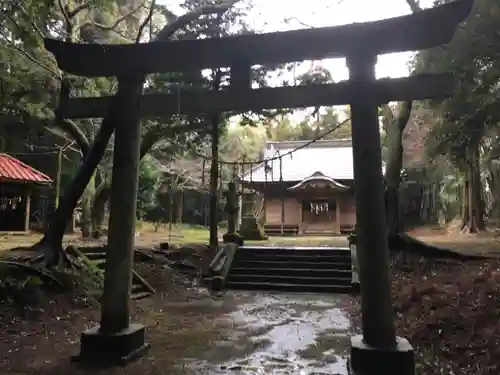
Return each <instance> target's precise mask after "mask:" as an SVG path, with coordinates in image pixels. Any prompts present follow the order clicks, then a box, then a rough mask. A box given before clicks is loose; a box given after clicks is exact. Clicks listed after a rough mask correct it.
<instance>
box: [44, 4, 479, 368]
mask: <svg viewBox="0 0 500 375" xmlns="http://www.w3.org/2000/svg"><path fill="white" fill-rule="evenodd" d="M472 4H473V0H456V1H453V2H450V3H447V4H445V5H441V6H437V7H435V8H432V9H428V10H424V11H422V12H419V13H416V14H414V15H409V16H403V17H398V18H393V19H389V20H383V21H377V22H370V23H364V24H363V23H359V24H351V25H344V26H336V27H326V28H318V29H306V30H294V31H288V32H278V33H268V34H260V35H239V36H233V37H225V38H212V39H203V40H187V41H174V42H165V43H160V42H155V43H147V44H135V45H134V44H129V45H125V44H121V45H98V44H72V43H65V42H61V41H56V40H50V39H47V40H45V45H46V48H47V49H48V50H49V51H50V52H52V53H53V54H54V56H55V59H56V60H57V63H58V65H59V67H60V68H61V69H62V70H64V71H66V72H67V73H70V74H75V75H80V76H88V77H102V76H113V77H117V78H118V81H119V86H118V92H117V94H116V95H115V96H114V97H100V98H70V97H69V96H68V97H66V98H62V100H61V108H60V111H59V115H60V116H62V117H68V118H89V117H104V118H105V120H104V122H108V123H109V122H110V121H111V123H112V124H113V126H114V130H115V149H114V160H113V176H112V189H111V202H110V208H111V209H110V216H111V219H110V225H109V234H108V254H107V263H106V273H105V283H104V295H103V299H102V315H101V324H100V326H98V327H95V328H94V329H91V330H89V331H87V332H85V333H84V334H83V335H82V347H81V350H82V352H81V356H82V358H85V359H89V357H98V356H99V355H102V353H103V352H107V351H108V350H109V348H112V349H113V351H112V353H110V352H108V353H107V355H108V357H109V356H111V355H112V356H114V357H116V359H117V360H119V359H123V358H130V357H132V356H134V355H137V353H140V352H141V351H144V350H145V349H146V348H147V344H146V343H145V341H144V340H145V327H143V326H141V325H138V324H131V323H130V305H129V299H130V290H131V279H132V264H133V244H134V233H135V215H136V212H135V208H136V207H135V202H136V196H137V180H138V165H139V154H140V153H139V148H140V147H139V146H140V136H141V131H140V124H139V119H140V117H141V116H169V117H170V116H174V115H188V116H193V115H197V116H198V115H204V116H206V118H207V121H209V122H210V125H211V126H212V127H213V129H212V130H213V133H212V134H213V141H214V142H218V138H219V132H218V129H219V122H220V119H221V117H220V114H221V113H222V112H226V113H232V114H235V113H242V112H246V111H252V110H261V109H275V108H303V107H318V106H324V105H328V106H333V105H346V104H348V105H350V106H351V114H352V119H351V122H352V143H353V160H354V179H355V184H354V194H355V198H356V226H357V231H358V242H357V258H358V260H359V278H360V283H361V312H362V332H363V334H362V335H361V336H354V337H353V338H352V340H351V359H350V366H351V373H353V374H363V375H369V374H388V375H389V374H400V375H403V374H404V375H406V374H408V375H410V374H411V375H413V374H414V373H415V366H414V360H413V349H412V347H411V345H410V344H409V342H408V341H407V340H405V339H403V338H400V337H397V336H396V332H395V325H394V309H393V306H392V299H391V289H390V278H389V264H388V263H389V261H388V257H389V250H388V239H387V232H386V223H385V221H386V220H385V207H384V184H383V176H382V172H381V161H382V156H381V148H380V129H379V118H378V106H379V105H380V104H382V103H387V102H390V101H408V100H422V99H429V98H442V97H444V96H448V95H450V94H451V93H452V92H453V90H454V79H453V76H450V75H447V74H439V75H416V76H411V77H407V78H400V79H383V80H376V78H375V64H376V62H377V57H378V55H381V54H386V53H392V52H403V51H415V50H420V49H425V48H431V47H436V46H440V45H442V44H445V43H448V42H449V41H450V40H451V38H452V37H453V35H454V33H455V30H456V28H457V26H458V24H459V23H460V22H461V21H463V20H464V19H465V18H466V17H467V16H468V14H469V13H470V11H471V8H472ZM337 57H345V58H346V60H347V66H348V68H349V72H350V79H349V80H348V81H345V82H340V83H334V84H309V85H302V86H289V87H265V88H260V89H253V88H252V66H255V65H265V64H279V63H286V62H293V61H303V60H318V59H324V58H337ZM227 67H230V72H231V84H230V86H228V87H217V89H216V90H212V91H210V90H199V89H198V90H195V89H192V88H191V89H190V88H186V89H179V90H178V91H177V92H175V93H167V94H150V95H144V96H141V91H142V88H143V86H144V81H145V76H146V75H147V74H151V73H161V72H193V71H202V70H204V69H220V68H227ZM215 144H217V143H215ZM214 150H215V151H217V147H216V146H215V147H214ZM213 158H214V160H213V161H214V163H217V157H216V156H215V154H214V156H213ZM212 170H213V172H214V173H213V174H212V176H217V172H216V171H217V164H214V166H213V168H212ZM214 183H216V182H214ZM216 203H217V197H216V196H215V195H214V194H212V196H211V201H210V206H211V207H215V206H216ZM212 218H213V217H212ZM214 225H216V224H215V223H214V222H213V223H212V229H213V228H214ZM215 232H216V229H215ZM211 245H216V243H215V244H213V243H212V244H211ZM229 258H230V257H229ZM108 360H109V358H108Z"/></svg>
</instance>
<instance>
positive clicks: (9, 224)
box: [0, 153, 52, 232]
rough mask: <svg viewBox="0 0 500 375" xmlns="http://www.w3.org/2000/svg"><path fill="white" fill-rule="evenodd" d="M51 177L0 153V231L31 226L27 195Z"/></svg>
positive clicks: (26, 229)
mask: <svg viewBox="0 0 500 375" xmlns="http://www.w3.org/2000/svg"><path fill="white" fill-rule="evenodd" d="M51 183H52V179H51V178H50V177H49V176H47V175H46V174H44V173H42V172H40V171H38V170H36V169H35V168H33V167H31V166H29V165H28V164H26V163H23V162H22V161H20V160H18V159H16V158H14V157H13V156H11V155H8V154H4V153H0V231H2V232H27V231H29V230H30V227H31V225H30V224H31V198H32V196H34V194H35V190H36V188H37V187H38V188H39V187H41V186H50V184H51Z"/></svg>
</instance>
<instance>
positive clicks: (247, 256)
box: [235, 252, 351, 263]
mask: <svg viewBox="0 0 500 375" xmlns="http://www.w3.org/2000/svg"><path fill="white" fill-rule="evenodd" d="M235 258H236V259H243V260H268V261H280V260H284V259H286V260H288V261H290V262H294V261H295V262H331V263H337V262H338V263H343V262H351V258H350V256H349V257H347V256H345V255H337V254H331V255H322V254H308V255H302V254H279V253H269V254H264V253H250V252H246V253H238V252H237V253H236V257H235Z"/></svg>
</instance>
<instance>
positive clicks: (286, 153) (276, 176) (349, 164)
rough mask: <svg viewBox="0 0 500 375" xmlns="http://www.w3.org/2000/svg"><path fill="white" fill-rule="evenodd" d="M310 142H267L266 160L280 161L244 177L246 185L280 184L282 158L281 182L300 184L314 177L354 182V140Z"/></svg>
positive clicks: (256, 168)
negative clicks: (322, 176)
mask: <svg viewBox="0 0 500 375" xmlns="http://www.w3.org/2000/svg"><path fill="white" fill-rule="evenodd" d="M309 142H310V141H284V142H274V141H273V142H267V144H266V150H265V152H264V158H265V159H271V158H278V159H277V160H273V161H271V162H269V163H268V167H267V169H268V172H267V178H266V175H265V169H266V167H265V165H264V163H263V164H260V165H258V166H256V167H255V168H253V169H252V172H251V173H250V171H248V172H246V173H245V175H244V176H242V180H243V181H245V182H266V181H267V182H279V181H280V180H281V178H280V158H279V157H280V156H281V164H282V166H281V169H282V180H283V181H285V182H299V181H302V180H304V179H306V178H308V177H310V176H311V175H313V174H314V173H317V172H319V173H321V174H323V175H324V176H326V177H328V178H331V179H335V180H353V179H354V171H353V158H352V142H351V139H338V140H319V141H315V142H313V143H311V144H308V143H309ZM304 146H305V147H304Z"/></svg>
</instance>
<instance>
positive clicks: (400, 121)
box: [385, 102, 412, 234]
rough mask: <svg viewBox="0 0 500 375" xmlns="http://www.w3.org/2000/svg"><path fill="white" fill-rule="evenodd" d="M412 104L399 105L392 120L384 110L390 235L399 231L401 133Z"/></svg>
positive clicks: (389, 114)
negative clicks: (396, 113) (397, 111)
mask: <svg viewBox="0 0 500 375" xmlns="http://www.w3.org/2000/svg"><path fill="white" fill-rule="evenodd" d="M411 109H412V102H405V103H403V104H401V106H400V109H399V113H398V116H397V117H396V118H395V119H394V118H393V117H392V112H390V111H391V109H390V108H387V107H386V108H385V112H386V114H385V116H386V121H387V123H386V126H385V127H386V134H387V164H386V170H385V184H386V191H385V199H386V201H385V203H386V219H387V229H388V232H389V233H391V234H395V233H398V232H399V231H400V230H401V225H400V220H399V185H400V183H401V169H402V168H403V132H404V130H405V127H406V125H407V124H408V120H409V118H410V114H411Z"/></svg>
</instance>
